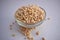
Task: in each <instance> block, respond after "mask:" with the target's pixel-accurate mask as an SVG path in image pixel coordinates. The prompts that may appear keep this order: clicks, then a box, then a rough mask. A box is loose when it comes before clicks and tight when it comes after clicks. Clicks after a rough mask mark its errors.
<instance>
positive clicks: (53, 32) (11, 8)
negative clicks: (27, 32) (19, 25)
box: [0, 0, 60, 40]
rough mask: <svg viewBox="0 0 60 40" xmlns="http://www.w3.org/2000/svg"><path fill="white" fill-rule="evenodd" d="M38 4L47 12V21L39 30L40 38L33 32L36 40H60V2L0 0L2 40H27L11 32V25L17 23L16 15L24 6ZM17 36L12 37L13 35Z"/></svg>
mask: <svg viewBox="0 0 60 40" xmlns="http://www.w3.org/2000/svg"><path fill="white" fill-rule="evenodd" d="M27 4H37V5H39V6H41V7H42V8H43V9H45V11H46V19H47V18H50V20H46V21H45V22H44V23H43V24H42V25H41V26H40V27H39V28H37V29H38V30H40V36H36V35H35V33H34V31H33V32H32V34H33V36H34V39H35V40H41V38H42V37H45V38H46V40H60V0H0V40H25V39H24V36H23V35H22V34H21V33H19V32H17V31H16V30H12V31H11V30H9V25H10V24H11V23H12V22H14V21H15V19H14V13H15V11H16V10H17V9H18V8H19V7H20V6H22V5H27ZM14 33H15V34H16V36H15V37H12V36H11V35H12V34H14Z"/></svg>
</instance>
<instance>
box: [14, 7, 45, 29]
mask: <svg viewBox="0 0 60 40" xmlns="http://www.w3.org/2000/svg"><path fill="white" fill-rule="evenodd" d="M40 8H41V7H40ZM41 9H42V10H43V11H44V12H45V13H44V19H43V20H42V21H39V22H37V23H34V24H27V23H23V22H21V21H19V20H17V18H16V17H15V19H16V21H17V23H18V25H20V26H23V27H28V28H32V27H38V26H39V25H41V24H42V23H43V22H44V20H45V18H46V11H45V10H44V9H43V8H41Z"/></svg>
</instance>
